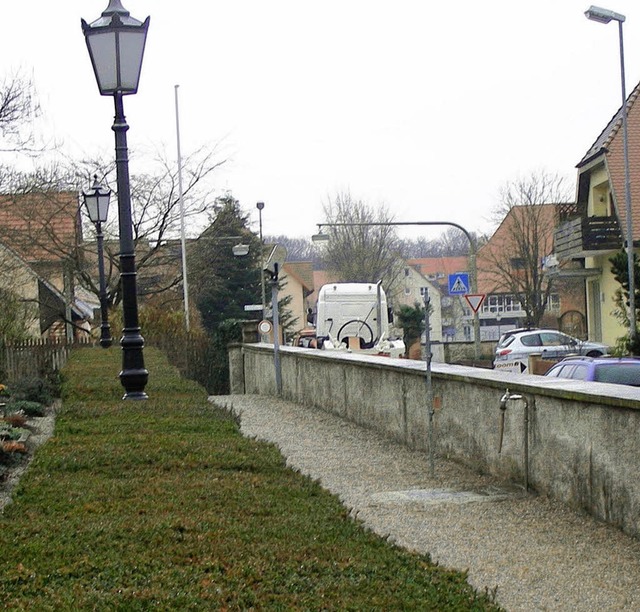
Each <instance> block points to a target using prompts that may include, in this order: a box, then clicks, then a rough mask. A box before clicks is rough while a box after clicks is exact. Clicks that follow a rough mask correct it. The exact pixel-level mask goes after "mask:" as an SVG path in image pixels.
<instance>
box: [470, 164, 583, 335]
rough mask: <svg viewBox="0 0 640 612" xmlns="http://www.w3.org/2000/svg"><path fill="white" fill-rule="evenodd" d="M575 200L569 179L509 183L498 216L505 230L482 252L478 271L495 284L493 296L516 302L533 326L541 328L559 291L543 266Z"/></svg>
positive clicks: (537, 175)
mask: <svg viewBox="0 0 640 612" xmlns="http://www.w3.org/2000/svg"><path fill="white" fill-rule="evenodd" d="M571 194H572V190H571V188H570V186H569V184H568V183H567V182H566V180H565V179H564V178H563V177H561V176H559V175H557V174H550V173H548V172H545V171H538V172H533V173H531V174H530V175H529V176H528V177H526V178H519V179H517V180H514V181H510V182H508V183H506V184H505V185H504V187H503V188H502V190H501V192H500V203H499V204H498V206H497V207H496V210H495V216H496V219H497V220H498V221H499V227H498V228H497V230H496V232H495V234H494V236H493V238H492V240H491V241H490V242H489V243H488V244H487V245H485V246H484V247H483V248H482V249H481V250H480V254H479V258H478V261H479V265H478V268H479V270H481V271H482V272H483V273H484V276H485V277H486V278H490V279H491V281H492V282H493V288H492V293H505V294H509V295H512V296H515V298H516V299H517V300H518V301H519V302H520V304H521V306H522V308H523V310H524V312H525V315H526V319H527V320H526V324H527V325H530V326H538V325H540V322H541V320H542V317H543V316H544V314H545V310H546V308H547V304H548V299H549V296H550V295H551V293H552V290H553V288H554V280H553V279H552V278H550V277H549V276H547V275H546V274H544V270H543V260H544V258H545V257H547V256H548V255H551V253H553V232H554V229H555V226H556V220H557V208H558V206H557V205H558V204H561V203H566V202H569V201H570V200H571Z"/></svg>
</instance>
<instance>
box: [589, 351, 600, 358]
mask: <svg viewBox="0 0 640 612" xmlns="http://www.w3.org/2000/svg"><path fill="white" fill-rule="evenodd" d="M587 357H602V353H601V352H600V351H589V352H588V353H587Z"/></svg>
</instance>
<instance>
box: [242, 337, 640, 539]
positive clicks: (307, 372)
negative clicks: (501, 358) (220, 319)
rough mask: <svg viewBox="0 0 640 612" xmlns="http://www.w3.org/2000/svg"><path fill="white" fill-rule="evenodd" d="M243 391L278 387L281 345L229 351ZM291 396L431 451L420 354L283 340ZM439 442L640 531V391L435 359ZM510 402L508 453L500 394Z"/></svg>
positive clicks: (479, 464)
mask: <svg viewBox="0 0 640 612" xmlns="http://www.w3.org/2000/svg"><path fill="white" fill-rule="evenodd" d="M231 363H232V364H233V367H232V372H231V376H232V381H231V384H232V388H233V389H234V391H235V392H242V390H243V388H244V391H245V392H246V393H257V394H265V395H275V392H276V388H275V376H274V366H273V347H272V346H271V345H264V344H258V345H243V346H242V347H240V346H235V347H233V348H232V349H231ZM281 363H282V387H283V393H282V395H283V397H284V398H285V399H288V400H291V401H294V402H298V403H301V404H304V405H307V406H314V407H317V408H321V409H323V410H327V411H330V412H333V413H335V414H337V415H339V416H341V417H344V418H346V419H349V420H350V421H353V422H355V423H358V424H360V425H362V426H365V427H370V428H373V429H376V430H378V431H380V432H383V433H385V434H386V435H388V436H390V437H392V438H393V439H394V440H397V441H399V442H401V443H403V444H406V445H407V446H409V447H410V448H413V449H418V450H424V451H428V450H429V448H428V418H427V409H426V397H427V396H426V382H425V381H426V376H425V365H424V363H422V362H416V361H408V360H402V359H387V358H383V357H370V356H364V355H357V354H346V353H329V352H323V351H313V350H309V349H299V348H293V347H283V348H282V349H281ZM432 388H433V393H434V406H435V416H434V423H433V428H434V429H433V440H434V452H435V453H436V455H440V456H447V457H450V458H455V459H457V460H460V461H462V462H464V463H466V464H467V465H469V466H471V467H473V468H474V469H477V470H481V471H485V472H489V473H491V474H494V475H496V476H498V477H501V478H505V479H508V480H509V481H513V482H516V483H521V484H522V483H523V482H524V479H525V475H526V474H528V481H529V486H530V488H531V489H533V490H535V491H537V492H539V493H542V494H545V495H549V496H550V497H553V498H556V499H559V500H561V501H563V502H565V503H567V504H569V505H571V506H573V507H575V508H581V509H584V510H586V511H587V512H589V513H591V514H592V515H594V516H596V517H598V518H600V519H602V520H604V521H607V522H608V523H611V524H613V525H616V526H619V527H620V528H622V529H623V530H624V531H625V532H627V533H629V534H632V535H636V536H637V535H640V478H638V474H640V449H639V448H638V441H639V440H640V390H638V389H636V388H632V387H622V386H618V385H606V384H602V383H588V384H585V383H581V382H579V381H558V380H557V379H547V378H544V377H541V376H526V375H513V374H509V373H504V372H496V371H493V370H482V369H478V368H468V367H463V366H452V365H446V364H436V363H434V364H433V366H432ZM507 388H508V389H509V390H510V391H511V393H516V394H521V395H523V396H524V397H525V398H526V400H527V403H528V405H529V410H528V413H529V423H528V436H527V439H528V446H529V448H528V469H526V468H527V464H526V463H525V453H524V450H525V444H524V441H525V418H524V417H525V409H524V407H525V402H524V401H522V400H515V401H510V402H509V403H508V404H507V410H506V412H505V427H504V438H503V447H502V452H501V453H498V438H499V421H500V412H501V411H500V408H499V406H500V398H501V397H502V395H503V394H504V392H505V390H506V389H507Z"/></svg>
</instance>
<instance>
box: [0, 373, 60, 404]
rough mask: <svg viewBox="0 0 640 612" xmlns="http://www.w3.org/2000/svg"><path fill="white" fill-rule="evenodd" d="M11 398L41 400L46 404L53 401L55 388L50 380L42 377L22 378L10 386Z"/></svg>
mask: <svg viewBox="0 0 640 612" xmlns="http://www.w3.org/2000/svg"><path fill="white" fill-rule="evenodd" d="M10 393H11V399H12V400H13V401H15V400H26V401H29V402H39V403H40V404H44V405H45V406H48V405H50V404H51V403H52V402H53V390H52V386H51V384H50V383H49V382H47V381H46V380H44V379H42V378H33V377H28V378H21V379H20V380H19V381H17V382H16V383H14V384H13V385H11V387H10Z"/></svg>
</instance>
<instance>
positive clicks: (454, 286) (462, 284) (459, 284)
mask: <svg viewBox="0 0 640 612" xmlns="http://www.w3.org/2000/svg"><path fill="white" fill-rule="evenodd" d="M470 287H471V284H470V283H469V275H468V274H467V273H466V272H458V273H457V274H449V295H465V294H467V293H469V288H470Z"/></svg>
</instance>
